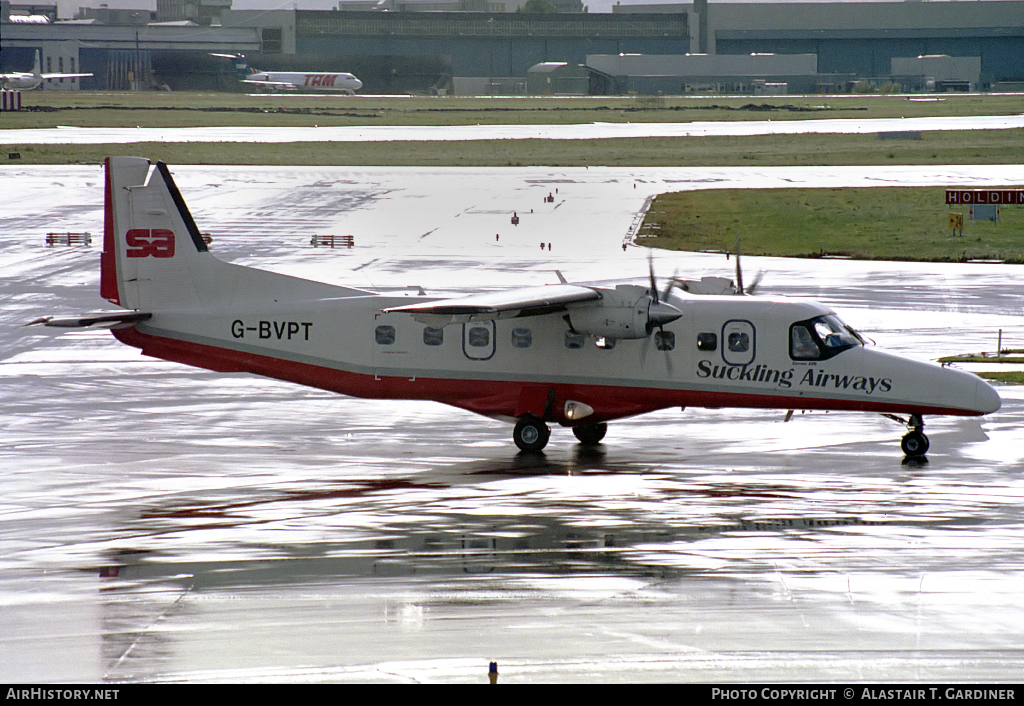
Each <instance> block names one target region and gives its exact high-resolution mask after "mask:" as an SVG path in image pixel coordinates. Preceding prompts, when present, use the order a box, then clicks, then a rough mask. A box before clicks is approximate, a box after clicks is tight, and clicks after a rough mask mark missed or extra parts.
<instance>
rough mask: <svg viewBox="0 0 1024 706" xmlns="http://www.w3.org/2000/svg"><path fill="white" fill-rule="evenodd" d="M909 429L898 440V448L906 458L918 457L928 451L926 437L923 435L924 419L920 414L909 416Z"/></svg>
mask: <svg viewBox="0 0 1024 706" xmlns="http://www.w3.org/2000/svg"><path fill="white" fill-rule="evenodd" d="M908 426H909V427H910V431H909V432H907V435H906V436H904V437H903V440H902V441H900V448H902V449H903V453H904V454H906V455H907V457H908V458H920V457H921V456H924V455H925V454H926V453H928V446H929V443H928V437H927V436H925V435H924V432H923V431H922V429H924V420H923V419H922V418H921V415H920V414H913V415H911V416H910V423H909V424H908Z"/></svg>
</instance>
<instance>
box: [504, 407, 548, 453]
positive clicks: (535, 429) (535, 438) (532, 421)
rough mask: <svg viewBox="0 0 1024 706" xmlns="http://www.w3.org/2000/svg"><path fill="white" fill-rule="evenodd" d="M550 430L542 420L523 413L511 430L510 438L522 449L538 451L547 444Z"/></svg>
mask: <svg viewBox="0 0 1024 706" xmlns="http://www.w3.org/2000/svg"><path fill="white" fill-rule="evenodd" d="M549 438H551V430H550V429H549V428H548V425H547V424H545V423H544V420H543V419H541V418H540V417H535V416H534V415H532V414H525V415H523V416H522V417H520V418H519V421H518V422H516V428H515V429H513V430H512V440H513V441H515V442H516V446H518V447H519V448H520V449H521V450H522V451H540V450H541V449H543V448H544V447H545V446H547V445H548V439H549Z"/></svg>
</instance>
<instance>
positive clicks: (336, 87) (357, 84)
mask: <svg viewBox="0 0 1024 706" xmlns="http://www.w3.org/2000/svg"><path fill="white" fill-rule="evenodd" d="M242 83H249V84H252V85H254V86H261V87H264V88H269V89H271V90H275V91H339V92H341V93H346V94H348V95H350V96H352V95H355V93H356V91H358V90H359V89H360V88H362V87H363V82H362V81H360V80H359V79H357V78H356V77H355V76H353V75H352V74H345V73H322V72H320V73H304V72H299V71H257V70H256V69H253V73H251V74H249V76H248V77H246V78H244V79H242Z"/></svg>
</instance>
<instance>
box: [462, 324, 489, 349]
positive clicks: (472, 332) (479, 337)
mask: <svg viewBox="0 0 1024 706" xmlns="http://www.w3.org/2000/svg"><path fill="white" fill-rule="evenodd" d="M466 342H467V343H468V344H469V345H471V346H473V347H474V348H486V347H487V346H489V345H491V330H490V329H488V328H485V327H484V326H470V327H469V330H468V331H466Z"/></svg>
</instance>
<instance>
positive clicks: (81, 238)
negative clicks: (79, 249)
mask: <svg viewBox="0 0 1024 706" xmlns="http://www.w3.org/2000/svg"><path fill="white" fill-rule="evenodd" d="M54 245H92V234H91V233H47V234H46V247H48V248H49V247H53V246H54Z"/></svg>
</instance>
